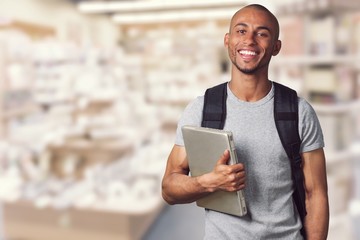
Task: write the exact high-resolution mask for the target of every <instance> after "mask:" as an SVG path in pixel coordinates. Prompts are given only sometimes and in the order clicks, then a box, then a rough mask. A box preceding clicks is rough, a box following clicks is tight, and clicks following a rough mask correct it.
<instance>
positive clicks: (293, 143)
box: [274, 82, 306, 236]
mask: <svg viewBox="0 0 360 240" xmlns="http://www.w3.org/2000/svg"><path fill="white" fill-rule="evenodd" d="M274 86H275V96H274V118H275V124H276V128H277V131H278V134H279V137H280V140H281V143H282V145H283V147H284V149H285V151H286V154H287V155H288V157H289V159H290V162H291V170H292V177H293V181H294V194H293V199H294V202H295V205H296V207H297V210H298V212H299V215H300V218H301V221H302V223H303V226H304V218H305V216H306V206H305V187H304V173H303V170H302V158H301V155H300V144H301V139H300V136H299V129H298V123H299V119H298V97H297V93H296V91H294V90H292V89H290V88H288V87H285V86H283V85H281V84H279V83H276V82H274ZM303 231H304V228H303V229H302V234H303V236H305V235H304V232H303Z"/></svg>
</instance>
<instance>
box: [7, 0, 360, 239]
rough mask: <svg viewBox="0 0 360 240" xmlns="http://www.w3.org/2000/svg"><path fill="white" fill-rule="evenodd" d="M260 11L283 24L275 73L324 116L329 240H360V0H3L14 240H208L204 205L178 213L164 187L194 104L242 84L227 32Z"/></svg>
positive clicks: (11, 232) (183, 207) (272, 70)
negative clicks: (235, 78) (178, 134)
mask: <svg viewBox="0 0 360 240" xmlns="http://www.w3.org/2000/svg"><path fill="white" fill-rule="evenodd" d="M249 3H261V4H263V5H265V6H266V7H268V8H269V9H270V10H271V11H273V12H274V13H275V14H276V16H278V19H279V22H280V25H281V34H280V38H281V39H282V41H283V48H282V51H281V54H279V55H278V56H276V57H275V58H273V62H272V63H271V66H270V78H271V79H272V80H274V81H277V82H280V83H283V84H286V85H288V86H290V87H292V88H294V89H296V90H297V91H298V93H299V95H301V96H302V97H304V98H306V99H307V100H308V101H309V102H310V103H311V104H312V105H313V106H314V108H315V110H316V112H317V114H318V117H319V119H320V121H321V124H322V127H323V132H324V135H325V143H326V148H325V151H326V157H327V172H328V187H329V197H330V211H331V221H330V232H329V239H349V240H357V239H360V231H359V226H360V161H359V158H360V138H359V137H360V115H359V112H360V2H359V1H357V0H319V1H315V0H304V1H300V0H292V1H290V0H289V1H280V0H276V1H275V0H271V1H270V0H269V1H245V0H223V1H214V0H198V1H188V0H183V1H181V0H173V1H170V0H169V1H161V0H138V1H135V0H132V1H130V0H124V1H110V0H108V1H105V0H104V1H101V2H100V1H91V0H83V1H79V0H13V1H5V0H2V1H0V201H1V205H0V206H1V207H0V213H1V215H0V216H1V218H0V233H1V234H0V239H3V240H15V239H16V240H58V239H59V240H60V239H61V240H63V239H69V240H82V239H86V240H98V239H102V240H114V239H117V240H119V239H124V240H125V239H132V240H137V239H144V240H168V239H173V240H180V239H181V240H183V239H188V240H198V239H202V236H203V227H204V221H203V214H204V212H203V209H200V208H197V207H196V206H195V205H194V204H187V205H177V206H171V207H170V206H167V205H166V204H165V203H164V202H163V200H162V198H161V193H160V182H161V178H162V175H163V172H164V169H165V164H166V160H167V156H168V154H169V152H170V150H171V148H172V145H173V143H174V137H175V129H176V124H177V121H178V119H179V116H180V114H181V112H182V111H183V109H184V107H185V106H186V105H187V104H188V102H189V101H191V100H192V99H194V98H195V97H196V96H198V95H201V94H203V92H204V90H205V89H206V88H208V87H210V86H212V85H215V84H217V83H220V82H223V81H228V80H229V70H230V64H229V61H228V58H227V52H226V49H225V48H224V47H223V37H224V34H225V33H226V32H227V31H228V24H229V20H230V18H231V17H232V15H233V14H234V13H235V12H236V11H237V10H238V9H239V8H241V7H242V6H245V5H246V4H249ZM355 226H357V227H355Z"/></svg>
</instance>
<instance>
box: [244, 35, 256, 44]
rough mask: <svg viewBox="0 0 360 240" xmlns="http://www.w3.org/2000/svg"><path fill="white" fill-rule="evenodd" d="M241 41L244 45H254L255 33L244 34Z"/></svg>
mask: <svg viewBox="0 0 360 240" xmlns="http://www.w3.org/2000/svg"><path fill="white" fill-rule="evenodd" d="M243 42H244V44H246V45H254V44H256V39H255V34H254V33H248V34H246V35H245V36H244V38H243Z"/></svg>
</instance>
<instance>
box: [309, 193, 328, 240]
mask: <svg viewBox="0 0 360 240" xmlns="http://www.w3.org/2000/svg"><path fill="white" fill-rule="evenodd" d="M306 210H307V215H306V217H305V231H306V236H307V240H325V239H326V238H327V234H328V229H329V203H328V198H327V196H326V194H321V193H318V194H313V196H310V197H308V198H307V201H306Z"/></svg>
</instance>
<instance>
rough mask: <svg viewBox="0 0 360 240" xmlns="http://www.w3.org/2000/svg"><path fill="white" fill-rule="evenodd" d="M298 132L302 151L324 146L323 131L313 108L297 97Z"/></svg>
mask: <svg viewBox="0 0 360 240" xmlns="http://www.w3.org/2000/svg"><path fill="white" fill-rule="evenodd" d="M299 134H300V138H301V140H302V142H301V146H300V152H302V153H303V152H309V151H312V150H316V149H319V148H323V147H324V146H325V144H324V136H323V132H322V129H321V126H320V122H319V119H318V117H317V115H316V113H315V110H314V109H313V107H312V106H311V105H310V104H309V103H308V102H307V101H306V100H305V99H303V98H299Z"/></svg>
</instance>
